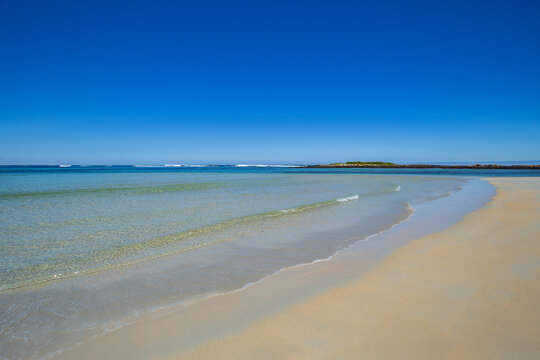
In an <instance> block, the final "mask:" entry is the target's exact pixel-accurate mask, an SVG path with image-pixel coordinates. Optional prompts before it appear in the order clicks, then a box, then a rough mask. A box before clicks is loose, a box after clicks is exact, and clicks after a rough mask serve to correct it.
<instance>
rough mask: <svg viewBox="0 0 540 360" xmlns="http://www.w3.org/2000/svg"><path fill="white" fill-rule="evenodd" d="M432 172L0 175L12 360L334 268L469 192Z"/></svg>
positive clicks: (1, 281)
mask: <svg viewBox="0 0 540 360" xmlns="http://www.w3.org/2000/svg"><path fill="white" fill-rule="evenodd" d="M359 170H364V169H359ZM369 170H371V169H369ZM381 170H382V169H381ZM387 170H392V169H387ZM405 173H406V174H408V173H409V172H408V171H406V172H405ZM505 173H511V172H505ZM433 174H434V173H433V171H432V169H429V170H427V171H424V172H418V171H415V176H403V174H400V173H396V172H390V174H389V173H388V172H387V171H384V172H380V173H376V174H374V173H373V172H372V171H369V173H368V174H365V173H363V172H362V171H358V170H352V171H351V170H349V171H328V170H327V169H323V170H319V171H317V170H309V171H306V170H305V169H298V168H244V167H242V168H232V167H212V168H187V169H186V168H173V169H170V168H140V167H85V168H73V167H71V168H66V167H64V168H58V167H48V168H44V167H40V168H38V167H24V168H19V167H0V259H1V262H0V349H2V351H1V352H0V353H1V356H3V357H5V358H9V359H11V358H13V359H16V358H39V357H44V356H47V355H50V354H54V353H55V352H58V351H61V350H62V349H63V348H66V347H69V346H72V345H73V344H75V343H77V342H81V341H85V339H89V338H91V337H92V336H96V335H99V334H101V333H103V332H105V331H109V330H110V329H113V328H117V327H119V326H122V324H125V323H129V322H130V321H131V319H134V318H136V317H137V316H138V315H139V314H141V313H145V312H147V311H152V310H155V309H158V308H166V307H169V306H173V305H177V304H182V303H189V302H190V301H193V300H195V299H197V298H200V297H204V296H208V295H211V294H215V293H220V292H227V291H232V290H235V289H239V288H242V287H244V286H246V284H249V283H252V282H256V281H259V280H261V279H263V278H264V277H265V276H268V275H269V274H272V273H274V272H276V271H279V270H280V269H283V268H286V267H290V266H294V265H297V264H301V263H308V262H312V261H315V260H317V259H321V258H326V257H328V256H330V255H332V254H333V253H335V252H336V251H339V250H341V249H344V248H346V247H347V246H350V245H351V244H353V243H356V242H358V241H360V240H362V239H365V238H366V237H368V236H370V235H372V234H375V233H378V232H380V231H383V230H385V229H388V228H390V227H391V226H393V225H394V224H396V223H398V222H400V221H403V220H406V219H407V218H408V217H409V216H410V215H411V213H412V211H413V209H414V206H415V204H418V203H421V202H425V201H429V200H430V199H434V198H438V197H441V196H447V195H449V194H452V193H454V192H456V191H459V189H460V188H461V187H462V186H464V185H465V184H466V183H467V180H466V179H465V178H463V177H462V176H461V172H459V171H458V172H457V173H456V174H455V175H454V174H449V173H448V172H447V171H445V172H444V174H443V175H439V176H433ZM450 175H453V176H450ZM497 175H498V176H500V175H502V173H501V172H497Z"/></svg>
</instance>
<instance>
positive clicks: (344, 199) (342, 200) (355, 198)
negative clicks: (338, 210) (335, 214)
mask: <svg viewBox="0 0 540 360" xmlns="http://www.w3.org/2000/svg"><path fill="white" fill-rule="evenodd" d="M358 198H359V196H358V194H356V195H352V196H347V197H344V198H341V199H337V200H336V201H337V202H347V201H352V200H358Z"/></svg>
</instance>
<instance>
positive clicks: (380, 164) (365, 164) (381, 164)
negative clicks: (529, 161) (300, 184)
mask: <svg viewBox="0 0 540 360" xmlns="http://www.w3.org/2000/svg"><path fill="white" fill-rule="evenodd" d="M305 167H306V168H397V169H403V168H405V169H524V170H531V169H532V170H534V169H538V170H540V165H498V164H474V165H463V164H459V165H457V164H456V165H448V164H444V165H443V164H395V163H392V162H385V161H349V162H344V163H332V164H327V165H307V166H305Z"/></svg>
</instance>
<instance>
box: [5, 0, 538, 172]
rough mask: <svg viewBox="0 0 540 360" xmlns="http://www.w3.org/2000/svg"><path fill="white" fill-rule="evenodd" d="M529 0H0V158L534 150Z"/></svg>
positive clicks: (278, 157) (460, 154)
mask: <svg viewBox="0 0 540 360" xmlns="http://www.w3.org/2000/svg"><path fill="white" fill-rule="evenodd" d="M539 18H540V2H538V1H511V0H510V1H432V0H430V1H410V0H409V1H384V0H375V1H360V0H358V1H350V2H341V1H264V0H256V1H253V0H250V1H245V2H244V1H240V2H239V1H219V2H218V1H170V2H169V1H134V0H130V1H113V0H109V1H97V0H92V1H72V0H69V1H65V2H60V1H53V0H52V1H24V0H1V1H0V46H1V48H0V49H1V50H0V163H3V164H55V163H56V164H58V163H73V164H92V163H93V164H95V163H99V164H133V163H136V164H141V163H143V164H144V163H146V164H148V163H154V164H162V163H171V162H172V163H237V162H258V163H306V162H307V163H320V162H330V161H331V162H333V161H351V160H365V161H370V160H385V161H396V162H422V161H485V160H540V20H539Z"/></svg>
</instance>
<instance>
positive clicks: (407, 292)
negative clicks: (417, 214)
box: [173, 178, 540, 359]
mask: <svg viewBox="0 0 540 360" xmlns="http://www.w3.org/2000/svg"><path fill="white" fill-rule="evenodd" d="M489 181H490V182H491V183H492V184H494V185H495V186H496V187H497V195H496V196H495V198H494V200H493V201H492V202H490V203H489V204H487V205H486V206H485V207H483V208H482V209H480V210H478V211H475V212H473V213H471V214H469V215H467V216H466V217H465V218H464V219H463V221H461V222H459V223H457V224H455V225H454V226H452V227H450V228H448V229H446V230H444V231H442V232H439V233H436V234H433V235H429V236H426V237H423V238H420V239H418V240H415V241H413V242H411V243H409V244H407V245H406V246H404V247H403V248H400V249H399V250H397V251H396V252H394V253H393V254H391V255H390V256H388V257H387V258H386V259H384V260H383V261H382V262H381V263H380V264H378V265H377V266H375V267H374V268H373V269H372V270H370V271H369V272H368V273H367V274H365V275H364V276H362V277H361V278H359V279H358V280H356V281H355V282H353V283H351V284H349V285H346V286H342V287H338V288H334V289H332V290H330V291H327V292H324V293H322V294H319V295H316V296H314V297H312V298H311V299H309V300H307V301H303V302H300V303H298V304H296V305H293V306H291V307H289V308H287V309H285V310H284V311H281V312H278V313H277V314H275V315H270V316H267V317H264V318H262V319H260V320H258V321H256V322H255V323H253V324H251V325H250V326H249V327H248V328H247V329H244V330H241V331H239V332H237V333H234V334H229V335H225V336H223V337H221V338H219V339H216V340H213V341H210V342H207V343H204V344H202V345H200V346H198V347H196V348H194V349H192V350H191V351H190V352H188V353H182V354H177V355H176V356H174V357H173V358H174V359H540V179H539V178H505V179H489Z"/></svg>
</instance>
